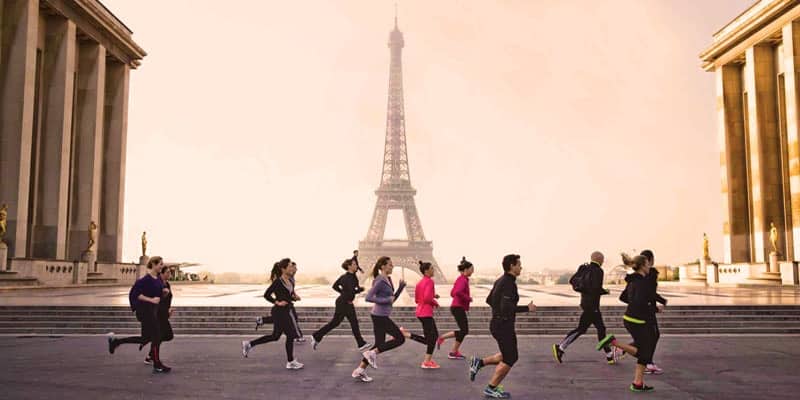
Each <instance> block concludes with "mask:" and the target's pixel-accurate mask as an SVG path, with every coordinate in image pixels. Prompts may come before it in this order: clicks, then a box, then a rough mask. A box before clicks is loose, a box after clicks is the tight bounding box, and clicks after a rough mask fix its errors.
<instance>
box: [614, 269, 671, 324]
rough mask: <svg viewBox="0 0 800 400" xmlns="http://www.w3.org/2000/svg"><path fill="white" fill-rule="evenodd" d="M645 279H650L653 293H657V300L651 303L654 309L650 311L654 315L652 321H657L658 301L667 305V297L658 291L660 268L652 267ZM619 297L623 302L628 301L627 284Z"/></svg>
mask: <svg viewBox="0 0 800 400" xmlns="http://www.w3.org/2000/svg"><path fill="white" fill-rule="evenodd" d="M645 279H646V280H647V281H648V283H649V284H650V286H651V287H652V290H653V293H654V294H655V297H654V300H655V301H653V302H652V303H651V304H650V308H652V310H651V311H652V312H651V313H650V315H651V316H652V319H651V320H650V321H652V322H655V318H656V311H657V307H656V303H657V302H658V303H661V304H663V305H667V299H665V298H664V297H662V296H661V295H660V294H658V292H657V289H658V270H657V269H655V268H650V272H649V273H648V274H647V277H646V278H645ZM626 281H627V278H626ZM619 299H620V300H621V301H622V302H623V303H628V287H627V286H626V287H625V290H623V291H622V293H621V294H620V295H619Z"/></svg>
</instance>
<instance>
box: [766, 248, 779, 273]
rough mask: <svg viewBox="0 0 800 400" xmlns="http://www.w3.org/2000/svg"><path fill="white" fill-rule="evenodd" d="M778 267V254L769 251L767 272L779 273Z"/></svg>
mask: <svg viewBox="0 0 800 400" xmlns="http://www.w3.org/2000/svg"><path fill="white" fill-rule="evenodd" d="M780 271H781V269H780V267H778V253H776V252H774V251H771V252H770V253H769V264H767V272H780Z"/></svg>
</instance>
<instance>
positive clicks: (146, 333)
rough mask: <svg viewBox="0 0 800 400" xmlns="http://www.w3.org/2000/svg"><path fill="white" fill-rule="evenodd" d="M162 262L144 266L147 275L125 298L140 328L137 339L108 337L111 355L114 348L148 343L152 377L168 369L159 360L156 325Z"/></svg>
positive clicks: (161, 292)
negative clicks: (150, 349)
mask: <svg viewBox="0 0 800 400" xmlns="http://www.w3.org/2000/svg"><path fill="white" fill-rule="evenodd" d="M162 268H164V260H163V259H162V258H161V257H158V256H155V257H153V258H151V259H150V261H148V262H147V269H148V273H147V274H146V275H145V276H143V277H141V278H139V279H137V280H136V283H134V284H133V287H132V288H131V290H130V293H129V294H128V299H129V302H130V304H131V309H132V310H133V311H135V312H136V319H137V320H139V322H140V323H141V324H142V331H141V335H139V336H132V337H126V338H121V339H117V338H115V337H114V332H110V333H109V334H108V352H109V353H111V354H114V351H115V350H116V348H117V347H118V346H119V345H121V344H125V343H137V344H139V349H140V350H141V348H142V346H144V345H145V344H146V343H148V342H150V343H151V346H152V363H153V372H154V373H165V372H169V371H171V370H172V368H170V367H168V366H166V365H164V364H163V363H162V362H161V358H160V357H159V347H160V346H161V329H160V326H159V322H158V309H159V307H158V305H159V303H160V302H161V297H162V296H163V295H164V294H165V293H164V285H163V284H162V282H161V279H160V278H159V274H160V273H161V269H162Z"/></svg>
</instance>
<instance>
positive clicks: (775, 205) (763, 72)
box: [745, 45, 784, 263]
mask: <svg viewBox="0 0 800 400" xmlns="http://www.w3.org/2000/svg"><path fill="white" fill-rule="evenodd" d="M745 56H746V59H747V62H746V66H745V74H746V79H745V82H746V85H747V92H748V103H749V104H748V113H749V114H750V115H749V121H748V122H749V138H748V140H749V145H750V154H749V156H750V181H751V188H750V193H751V199H752V205H753V206H752V210H753V215H752V232H753V239H754V249H755V254H753V256H754V257H753V258H754V259H753V261H754V262H757V263H762V262H765V261H766V258H767V252H768V249H767V248H766V244H767V243H768V242H769V240H768V237H769V223H770V222H774V223H775V226H776V227H778V231H784V229H783V227H784V222H783V221H784V219H783V204H782V202H783V192H782V179H781V166H780V157H779V154H780V153H779V152H780V137H779V134H780V129H779V128H778V104H777V100H778V96H777V92H776V88H777V77H776V75H775V65H774V61H775V54H774V49H773V47H772V46H770V45H757V46H754V47H751V48H749V49H747V51H746V52H745Z"/></svg>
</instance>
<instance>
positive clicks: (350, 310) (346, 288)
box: [311, 257, 372, 351]
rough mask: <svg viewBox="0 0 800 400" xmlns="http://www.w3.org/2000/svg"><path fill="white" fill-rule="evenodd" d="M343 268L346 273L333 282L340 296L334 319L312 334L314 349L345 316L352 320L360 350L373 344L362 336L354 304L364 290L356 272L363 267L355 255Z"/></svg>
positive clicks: (352, 327) (351, 324) (351, 326)
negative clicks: (359, 264) (359, 265)
mask: <svg viewBox="0 0 800 400" xmlns="http://www.w3.org/2000/svg"><path fill="white" fill-rule="evenodd" d="M342 269H344V270H345V273H344V274H342V276H340V277H339V279H337V280H336V282H334V283H333V290H335V291H337V292H339V297H338V298H336V310H335V311H334V313H333V319H332V320H331V322H328V324H327V325H325V326H323V327H322V328H319V330H318V331H316V332H314V333H313V334H312V335H311V346H312V348H313V349H314V350H316V349H317V346H319V344H320V343H321V342H322V338H324V337H325V335H327V334H328V333H330V331H331V330H333V329H334V328H336V327H337V326H339V324H341V323H342V321H343V320H344V319H345V318H347V321H349V322H350V329H351V330H352V331H353V337H354V338H355V339H356V346H358V350H359V351H365V350H367V349H369V348H370V347H372V345H371V344H370V343H367V341H366V340H364V338H363V337H362V336H361V330H360V329H359V328H358V317H357V316H356V308H355V306H353V300H355V298H356V295H357V294H358V293H361V292H363V291H364V288H363V287H361V286H359V284H358V277H357V276H356V273H357V272H358V271H360V270H361V269H360V268H359V267H358V264H357V263H356V262H355V257H353V258H349V259H347V260H344V262H343V263H342Z"/></svg>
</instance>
